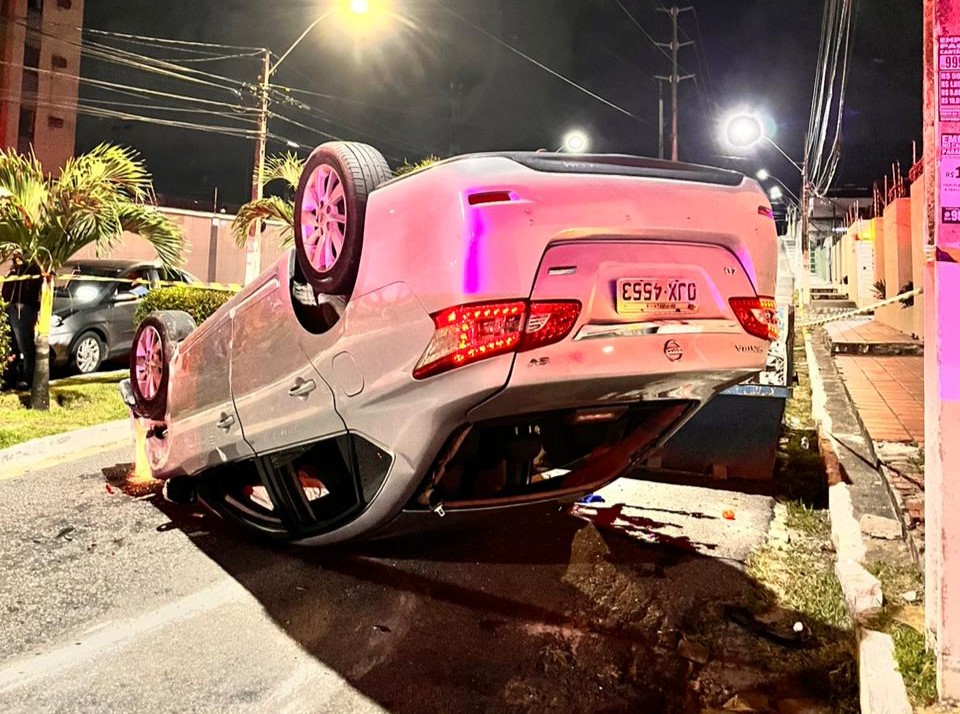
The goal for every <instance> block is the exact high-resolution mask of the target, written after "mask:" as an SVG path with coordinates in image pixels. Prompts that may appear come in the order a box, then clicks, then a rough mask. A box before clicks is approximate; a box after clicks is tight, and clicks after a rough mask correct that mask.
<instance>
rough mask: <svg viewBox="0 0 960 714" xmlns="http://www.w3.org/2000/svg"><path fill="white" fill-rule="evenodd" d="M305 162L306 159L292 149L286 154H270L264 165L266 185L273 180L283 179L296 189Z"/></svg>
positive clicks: (264, 182) (264, 181)
mask: <svg viewBox="0 0 960 714" xmlns="http://www.w3.org/2000/svg"><path fill="white" fill-rule="evenodd" d="M304 164H306V161H305V160H304V159H301V158H300V157H299V156H297V155H296V154H295V153H293V152H292V151H288V152H287V153H286V154H277V155H275V156H268V157H267V160H266V162H265V163H264V165H263V184H264V186H266V185H267V184H268V183H271V182H272V181H283V182H284V183H286V184H287V186H288V187H290V188H292V189H293V190H294V191H296V190H297V184H298V183H299V182H300V174H301V173H303V166H304Z"/></svg>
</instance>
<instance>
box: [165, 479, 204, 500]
mask: <svg viewBox="0 0 960 714" xmlns="http://www.w3.org/2000/svg"><path fill="white" fill-rule="evenodd" d="M163 497H164V498H165V499H166V500H167V501H169V502H170V503H176V504H178V505H181V506H185V505H189V504H191V503H196V501H197V487H196V480H195V479H193V478H191V477H190V476H173V477H172V478H168V479H167V480H166V481H164V482H163Z"/></svg>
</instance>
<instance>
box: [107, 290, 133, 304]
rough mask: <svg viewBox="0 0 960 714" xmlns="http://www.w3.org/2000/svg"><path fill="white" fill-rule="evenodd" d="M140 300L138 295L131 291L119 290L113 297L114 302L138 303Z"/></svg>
mask: <svg viewBox="0 0 960 714" xmlns="http://www.w3.org/2000/svg"><path fill="white" fill-rule="evenodd" d="M138 299H139V298H138V297H137V295H136V294H135V293H133V292H131V291H129V290H118V291H117V294H116V295H114V296H113V301H114V302H136V301H137V300H138Z"/></svg>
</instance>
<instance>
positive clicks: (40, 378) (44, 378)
mask: <svg viewBox="0 0 960 714" xmlns="http://www.w3.org/2000/svg"><path fill="white" fill-rule="evenodd" d="M52 315H53V276H52V275H46V276H44V278H43V282H42V283H41V289H40V317H39V318H38V319H37V339H36V345H37V356H36V361H35V362H34V365H33V386H32V387H31V388H30V408H31V409H38V410H40V411H46V410H48V409H49V408H50V318H51V316H52Z"/></svg>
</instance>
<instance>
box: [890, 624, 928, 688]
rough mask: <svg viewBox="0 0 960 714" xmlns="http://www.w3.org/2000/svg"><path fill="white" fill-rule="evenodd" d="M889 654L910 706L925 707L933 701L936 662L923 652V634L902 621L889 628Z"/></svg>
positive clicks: (926, 652)
mask: <svg viewBox="0 0 960 714" xmlns="http://www.w3.org/2000/svg"><path fill="white" fill-rule="evenodd" d="M889 633H890V636H891V637H893V653H894V655H895V656H896V658H897V666H898V667H899V668H900V674H901V675H902V676H903V682H904V684H906V685H907V694H908V695H909V696H910V701H911V702H912V703H913V705H914V706H927V705H929V704H933V703H934V702H935V701H936V700H937V660H936V658H935V657H934V655H933V652H929V651H927V648H926V643H925V641H924V637H923V633H921V632H917V631H916V630H915V629H913V628H912V627H909V626H908V625H904V624H903V623H902V622H893V623H891V624H890V627H889Z"/></svg>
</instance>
